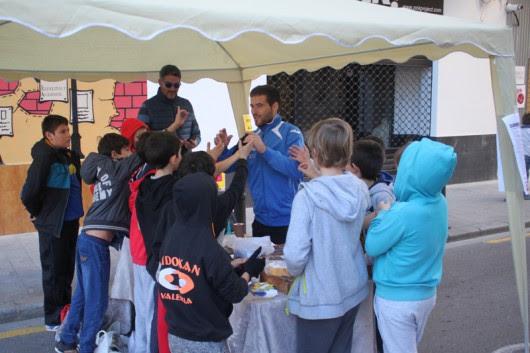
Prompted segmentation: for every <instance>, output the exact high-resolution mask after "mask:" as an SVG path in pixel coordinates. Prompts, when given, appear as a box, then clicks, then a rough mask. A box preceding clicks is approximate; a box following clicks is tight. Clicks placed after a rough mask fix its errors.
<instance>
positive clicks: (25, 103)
mask: <svg viewBox="0 0 530 353" xmlns="http://www.w3.org/2000/svg"><path fill="white" fill-rule="evenodd" d="M19 106H20V107H21V108H22V109H24V110H25V111H27V112H28V113H31V114H32V113H33V112H34V111H35V110H37V101H36V100H34V99H27V98H24V99H23V100H22V101H21V102H20V103H19Z"/></svg>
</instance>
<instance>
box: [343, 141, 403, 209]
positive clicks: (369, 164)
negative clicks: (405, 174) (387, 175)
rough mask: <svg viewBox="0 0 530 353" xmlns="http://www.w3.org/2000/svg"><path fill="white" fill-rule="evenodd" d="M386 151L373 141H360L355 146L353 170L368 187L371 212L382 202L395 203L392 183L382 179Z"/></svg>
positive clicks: (352, 159) (352, 161)
mask: <svg viewBox="0 0 530 353" xmlns="http://www.w3.org/2000/svg"><path fill="white" fill-rule="evenodd" d="M383 161H384V151H383V149H382V148H381V146H380V145H379V144H378V143H377V142H375V141H373V140H359V141H357V142H355V144H354V145H353V154H352V157H351V163H352V166H351V167H352V169H353V172H354V174H356V175H358V176H359V177H360V178H361V179H362V180H363V181H364V182H365V183H366V185H367V186H368V190H369V192H370V200H371V203H372V207H371V210H372V211H374V210H377V209H378V207H379V204H380V203H381V202H388V203H392V202H394V201H395V199H396V198H395V196H394V192H393V190H392V183H391V182H388V181H387V180H385V179H382V178H380V175H381V168H382V167H383Z"/></svg>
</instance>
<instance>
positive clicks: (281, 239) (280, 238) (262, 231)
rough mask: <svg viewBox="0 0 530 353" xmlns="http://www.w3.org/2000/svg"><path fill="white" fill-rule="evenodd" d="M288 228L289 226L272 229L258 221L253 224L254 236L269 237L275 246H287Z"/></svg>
mask: <svg viewBox="0 0 530 353" xmlns="http://www.w3.org/2000/svg"><path fill="white" fill-rule="evenodd" d="M288 228H289V226H283V227H270V226H266V225H264V224H262V223H260V222H258V221H257V220H254V222H253V223H252V236H253V237H265V236H267V235H269V236H270V237H271V241H272V242H273V243H274V244H285V239H286V238H287V229H288Z"/></svg>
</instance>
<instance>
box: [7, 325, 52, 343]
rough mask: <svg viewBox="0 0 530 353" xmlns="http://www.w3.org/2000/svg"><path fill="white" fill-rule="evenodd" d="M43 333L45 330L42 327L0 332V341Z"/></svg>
mask: <svg viewBox="0 0 530 353" xmlns="http://www.w3.org/2000/svg"><path fill="white" fill-rule="evenodd" d="M44 331H45V329H44V327H43V326H33V327H23V328H18V329H16V330H11V331H6V332H0V340H3V339H6V338H11V337H18V336H26V335H31V334H33V333H39V332H44Z"/></svg>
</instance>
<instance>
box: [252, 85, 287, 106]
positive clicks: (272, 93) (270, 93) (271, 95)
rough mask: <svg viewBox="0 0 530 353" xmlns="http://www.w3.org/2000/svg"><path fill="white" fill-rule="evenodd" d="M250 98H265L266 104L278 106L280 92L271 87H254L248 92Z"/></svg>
mask: <svg viewBox="0 0 530 353" xmlns="http://www.w3.org/2000/svg"><path fill="white" fill-rule="evenodd" d="M250 96H251V97H254V96H266V97H267V103H269V105H273V104H274V103H278V104H280V91H278V89H276V87H274V86H271V85H261V86H256V87H254V88H253V89H252V91H250Z"/></svg>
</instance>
